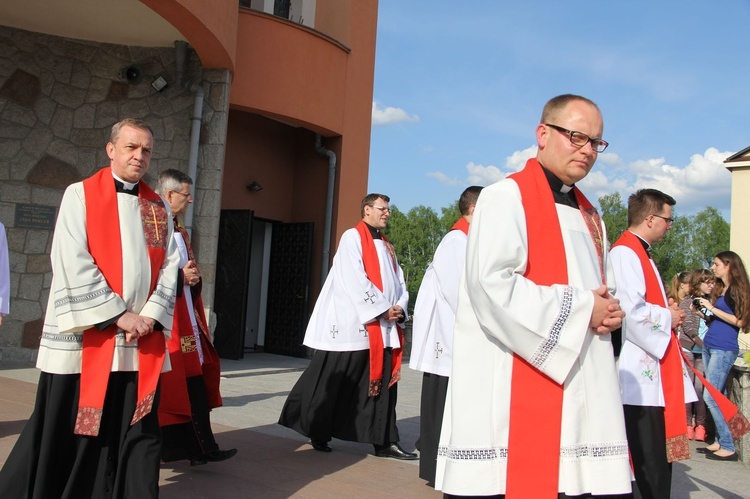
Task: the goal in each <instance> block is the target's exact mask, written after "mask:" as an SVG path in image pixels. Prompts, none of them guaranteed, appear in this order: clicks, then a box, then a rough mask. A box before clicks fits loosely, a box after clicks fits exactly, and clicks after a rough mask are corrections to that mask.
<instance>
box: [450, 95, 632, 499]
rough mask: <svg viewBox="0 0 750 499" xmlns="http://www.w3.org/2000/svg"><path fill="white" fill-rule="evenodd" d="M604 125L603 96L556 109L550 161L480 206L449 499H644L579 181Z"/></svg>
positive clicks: (453, 402) (463, 301) (597, 231)
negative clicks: (636, 483) (637, 485)
mask: <svg viewBox="0 0 750 499" xmlns="http://www.w3.org/2000/svg"><path fill="white" fill-rule="evenodd" d="M603 129H604V125H603V120H602V116H601V113H600V111H599V108H598V107H597V106H596V104H594V103H593V102H591V101H590V100H588V99H585V98H583V97H580V96H576V95H561V96H558V97H555V98H553V99H551V100H550V101H549V102H548V103H547V104H546V105H545V107H544V110H543V112H542V119H541V122H540V123H539V125H537V128H536V139H537V143H538V145H539V149H538V153H537V157H536V158H535V159H530V160H529V161H528V162H527V163H526V166H525V168H524V169H523V170H522V171H520V172H518V173H516V174H513V175H511V176H510V177H509V178H506V179H504V180H501V181H499V182H497V183H495V184H493V185H491V186H489V187H485V188H484V190H483V191H482V194H481V196H480V197H479V200H478V202H477V206H476V209H475V211H474V217H473V219H472V224H471V230H470V231H469V242H468V246H467V253H466V266H465V270H464V277H463V279H462V284H461V289H460V291H459V298H458V309H457V313H456V325H455V332H454V344H453V370H452V372H451V377H450V382H449V386H448V395H447V400H446V408H445V414H444V416H443V429H442V432H441V436H440V447H439V450H438V463H437V475H436V480H435V488H436V489H438V490H442V491H443V492H445V494H446V496H448V497H452V496H501V495H502V496H504V497H508V498H522V499H526V498H531V497H533V498H535V499H550V498H557V497H572V496H579V495H585V494H590V495H591V496H595V497H596V496H617V495H626V496H627V495H629V494H630V492H631V474H630V465H629V460H628V447H627V441H626V436H625V424H624V419H623V414H622V407H621V400H620V390H619V385H618V379H617V370H616V368H615V359H614V355H613V351H612V344H611V334H610V333H611V331H613V330H614V329H616V328H618V327H620V324H621V322H622V317H623V313H622V311H621V310H620V307H619V304H618V302H617V300H615V299H614V298H613V297H612V294H611V291H612V286H614V284H615V283H614V282H613V280H612V277H611V273H610V272H609V271H608V270H609V266H608V264H607V261H606V247H605V245H606V241H607V239H606V233H605V229H604V225H603V223H602V221H601V219H600V217H599V215H598V214H597V213H596V210H595V209H594V208H593V206H592V205H591V203H590V202H589V201H588V200H587V199H586V197H585V196H583V194H582V193H581V192H580V190H578V188H576V187H575V185H574V184H575V183H576V182H579V181H580V180H581V179H583V178H584V177H585V176H586V175H587V174H588V173H589V171H590V170H591V168H592V167H593V165H594V162H595V161H596V158H597V154H598V153H599V152H601V151H603V150H604V149H605V148H606V147H607V142H605V141H604V140H602V132H603ZM608 286H609V287H608Z"/></svg>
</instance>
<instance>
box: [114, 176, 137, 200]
mask: <svg viewBox="0 0 750 499" xmlns="http://www.w3.org/2000/svg"><path fill="white" fill-rule="evenodd" d="M112 176H113V177H114V179H115V190H116V191H117V192H123V193H125V194H132V195H133V196H137V195H138V182H135V183H133V182H126V181H125V180H123V179H121V178H120V177H118V176H117V175H115V174H114V172H112Z"/></svg>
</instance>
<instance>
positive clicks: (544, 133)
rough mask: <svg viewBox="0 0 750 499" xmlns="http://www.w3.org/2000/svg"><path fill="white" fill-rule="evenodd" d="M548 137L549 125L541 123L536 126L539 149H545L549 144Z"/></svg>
mask: <svg viewBox="0 0 750 499" xmlns="http://www.w3.org/2000/svg"><path fill="white" fill-rule="evenodd" d="M548 138H549V127H546V126H544V124H543V123H539V125H537V127H536V142H537V144H539V149H544V148H545V147H546V146H547V139H548Z"/></svg>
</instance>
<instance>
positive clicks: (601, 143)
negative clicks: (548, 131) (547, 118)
mask: <svg viewBox="0 0 750 499" xmlns="http://www.w3.org/2000/svg"><path fill="white" fill-rule="evenodd" d="M545 125H546V126H548V127H551V128H554V129H555V130H557V131H558V132H560V133H563V134H565V135H567V136H568V138H569V139H570V143H571V144H573V145H574V146H576V147H583V146H585V145H586V144H588V143H589V142H591V147H593V148H594V151H596V152H604V150H605V149H606V148H607V146H608V145H609V142H607V141H606V140H602V139H596V138H591V137H589V136H588V135H586V134H585V133H583V132H576V131H575V130H568V129H567V128H563V127H561V126H557V125H553V124H552V123H545Z"/></svg>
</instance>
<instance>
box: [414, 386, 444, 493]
mask: <svg viewBox="0 0 750 499" xmlns="http://www.w3.org/2000/svg"><path fill="white" fill-rule="evenodd" d="M448 379H449V378H448V377H447V376H440V375H438V374H433V373H424V375H423V376H422V399H421V402H420V408H419V443H418V446H417V447H418V448H419V478H421V479H423V480H427V482H428V483H429V484H431V485H434V484H435V470H436V468H437V453H438V444H439V443H440V429H441V428H442V426H443V410H444V409H445V397H446V395H447V394H448Z"/></svg>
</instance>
